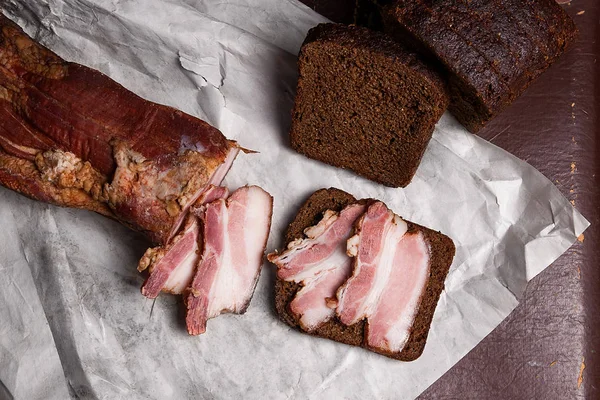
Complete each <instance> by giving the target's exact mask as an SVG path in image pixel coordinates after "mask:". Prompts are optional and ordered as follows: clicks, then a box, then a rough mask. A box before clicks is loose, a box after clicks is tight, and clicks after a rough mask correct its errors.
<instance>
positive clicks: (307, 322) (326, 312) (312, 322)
mask: <svg viewBox="0 0 600 400" xmlns="http://www.w3.org/2000/svg"><path fill="white" fill-rule="evenodd" d="M343 251H344V250H343V241H342V243H341V245H340V246H339V247H338V249H336V251H335V252H334V253H333V254H332V256H331V257H329V258H328V259H327V260H325V261H324V263H326V264H327V267H326V268H325V269H324V270H323V271H322V272H321V273H319V274H317V275H316V276H314V277H312V278H311V279H308V280H306V281H305V282H304V286H303V287H302V289H300V291H299V292H298V293H297V294H296V297H295V299H294V301H296V300H299V299H301V298H302V297H303V296H311V295H312V296H315V295H318V296H319V297H320V298H322V300H323V303H322V304H321V305H320V306H318V307H313V308H307V309H303V310H301V311H302V317H301V318H300V324H301V325H302V327H303V328H304V329H306V330H308V331H309V332H310V331H312V330H314V329H315V328H317V327H318V326H319V325H320V324H321V323H322V322H323V321H326V320H329V319H330V318H331V317H333V316H334V315H335V307H334V308H332V307H329V306H328V305H327V301H326V299H325V298H326V297H332V296H335V290H336V289H337V288H338V287H339V285H341V283H342V282H343V280H344V279H345V278H346V277H347V275H348V274H349V269H350V265H349V264H350V263H351V260H350V259H349V258H348V257H347V256H345V255H343ZM340 253H342V255H343V258H342V257H341V256H340ZM330 279H331V280H333V281H332V284H330V286H335V288H334V289H333V290H331V292H330V293H324V292H325V290H324V289H323V288H322V287H321V288H319V289H320V291H318V292H316V293H315V292H313V293H311V292H312V291H313V290H316V287H317V286H318V285H320V284H321V283H324V282H323V281H324V280H330Z"/></svg>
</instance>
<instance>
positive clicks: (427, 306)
mask: <svg viewBox="0 0 600 400" xmlns="http://www.w3.org/2000/svg"><path fill="white" fill-rule="evenodd" d="M361 201H370V200H361ZM355 202H357V200H356V199H355V198H354V197H353V196H352V195H350V194H348V193H346V192H344V191H342V190H339V189H335V188H329V189H321V190H317V191H316V192H315V193H313V194H312V195H311V196H310V197H309V198H308V200H306V202H305V203H304V204H303V205H302V207H300V210H299V211H298V214H297V215H296V217H295V218H294V220H293V221H292V222H291V223H290V225H289V226H288V229H287V232H286V235H285V240H286V244H287V243H290V242H291V241H293V240H295V239H298V238H303V237H304V234H303V232H304V229H306V228H308V227H309V226H313V225H315V224H317V223H318V222H319V220H320V219H321V217H322V214H323V212H325V210H333V211H338V212H339V211H341V210H342V209H343V208H344V207H346V206H347V205H349V204H352V203H355ZM406 222H407V224H408V232H416V231H421V232H422V233H423V235H424V236H425V240H426V241H427V242H428V244H429V246H430V248H431V268H430V271H431V272H430V277H429V280H428V283H427V287H426V289H425V295H424V296H423V298H422V301H421V304H420V305H419V311H418V313H417V316H416V318H415V321H414V324H413V327H412V331H411V334H410V337H409V339H408V342H407V343H406V346H405V347H404V349H403V350H402V351H400V352H397V353H386V352H379V351H376V350H373V349H369V350H372V351H375V352H377V353H380V354H383V355H385V356H388V357H391V358H394V359H396V360H401V361H412V360H415V359H416V358H418V357H419V356H420V355H421V353H423V349H424V348H425V342H426V340H427V334H428V333H429V327H430V325H431V320H432V318H433V313H434V311H435V308H436V306H437V302H438V300H439V298H440V295H441V293H442V290H443V289H444V281H445V279H446V275H447V274H448V270H449V269H450V265H451V264H452V259H453V258H454V252H455V247H454V243H453V242H452V240H451V239H450V238H449V237H448V236H446V235H443V234H441V233H439V232H436V231H433V230H431V229H428V228H425V227H423V226H420V225H417V224H414V223H412V222H409V221H406ZM301 287H302V286H301V285H300V284H299V283H295V282H287V281H284V280H281V279H277V280H276V282H275V308H276V309H277V313H278V314H279V317H280V319H281V320H282V321H283V322H285V323H286V324H288V325H290V326H291V327H294V328H296V329H299V330H301V331H302V332H305V333H309V332H306V331H304V330H303V329H302V328H301V327H300V324H299V322H298V320H297V319H296V317H295V316H294V315H293V314H292V313H291V312H290V311H289V304H290V302H291V301H292V300H293V298H294V296H295V295H296V292H297V291H298V290H300V288H301ZM365 325H366V321H365V320H362V321H360V322H358V323H356V324H353V325H350V326H346V325H344V324H342V323H341V322H340V321H339V320H338V319H337V317H334V318H333V319H331V320H329V321H327V322H325V323H323V324H322V325H321V326H319V327H318V328H317V329H316V330H315V331H314V332H312V333H309V334H311V335H314V336H319V337H323V338H327V339H331V340H335V341H337V342H341V343H345V344H349V345H353V346H360V347H365V341H364V335H365ZM365 348H366V347H365Z"/></svg>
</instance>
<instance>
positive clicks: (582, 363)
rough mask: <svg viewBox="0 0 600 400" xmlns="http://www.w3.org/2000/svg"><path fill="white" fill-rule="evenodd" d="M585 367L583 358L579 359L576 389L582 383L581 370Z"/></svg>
mask: <svg viewBox="0 0 600 400" xmlns="http://www.w3.org/2000/svg"><path fill="white" fill-rule="evenodd" d="M584 369H585V358H582V359H581V366H580V367H579V376H578V377H577V389H579V388H580V387H581V384H582V383H583V370H584Z"/></svg>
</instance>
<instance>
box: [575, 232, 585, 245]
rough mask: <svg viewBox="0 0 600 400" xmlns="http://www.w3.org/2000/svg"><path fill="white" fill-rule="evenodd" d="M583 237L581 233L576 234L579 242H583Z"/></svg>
mask: <svg viewBox="0 0 600 400" xmlns="http://www.w3.org/2000/svg"><path fill="white" fill-rule="evenodd" d="M584 239H585V236H584V235H583V233H582V234H581V235H579V236H577V240H579V241H580V242H581V243H583V240H584Z"/></svg>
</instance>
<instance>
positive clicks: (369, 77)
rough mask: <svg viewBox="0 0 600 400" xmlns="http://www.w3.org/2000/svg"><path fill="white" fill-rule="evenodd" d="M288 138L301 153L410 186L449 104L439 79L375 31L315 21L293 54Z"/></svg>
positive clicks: (395, 184) (384, 181)
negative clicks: (293, 94) (294, 70)
mask: <svg viewBox="0 0 600 400" xmlns="http://www.w3.org/2000/svg"><path fill="white" fill-rule="evenodd" d="M298 70H299V78H298V87H297V93H296V99H295V103H294V110H293V113H292V126H291V130H290V139H291V144H292V147H293V148H294V149H295V150H296V151H298V152H299V153H301V154H304V155H306V156H307V157H310V158H313V159H316V160H319V161H322V162H325V163H328V164H330V165H333V166H336V167H341V168H347V169H350V170H352V171H354V172H356V173H357V174H359V175H362V176H364V177H366V178H368V179H371V180H373V181H375V182H379V183H382V184H384V185H387V186H391V187H404V186H406V185H408V184H409V183H410V181H411V179H412V177H413V175H414V174H415V172H416V170H417V167H418V166H419V163H420V162H421V158H422V156H423V153H424V152H425V148H426V147H427V144H428V143H429V140H430V139H431V135H432V133H433V130H434V128H435V124H436V123H437V121H438V120H439V118H440V117H441V115H442V114H443V112H444V110H445V109H446V107H447V106H448V104H449V95H448V93H447V91H446V86H445V83H444V82H443V81H442V79H441V78H440V77H439V76H438V75H437V72H435V71H434V70H433V69H431V68H429V67H428V66H427V65H425V64H424V63H423V62H422V61H421V60H420V59H419V57H418V56H417V55H415V54H414V53H411V52H409V51H407V50H406V49H405V48H404V47H403V46H401V45H400V44H398V43H395V42H394V40H392V39H391V38H389V37H388V36H387V35H385V34H382V33H380V32H373V31H371V30H369V29H366V28H361V27H357V26H345V25H340V24H321V25H318V26H317V27H315V28H313V29H311V30H310V31H309V33H308V36H307V37H306V40H305V41H304V44H303V45H302V49H301V51H300V56H299V60H298Z"/></svg>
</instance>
